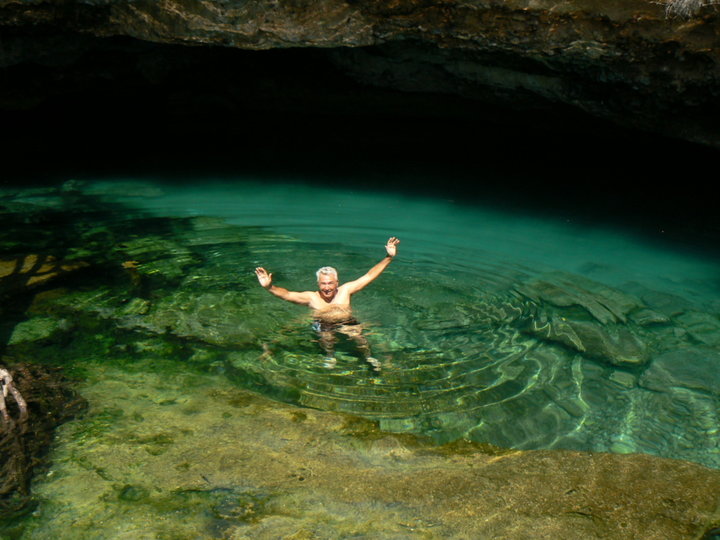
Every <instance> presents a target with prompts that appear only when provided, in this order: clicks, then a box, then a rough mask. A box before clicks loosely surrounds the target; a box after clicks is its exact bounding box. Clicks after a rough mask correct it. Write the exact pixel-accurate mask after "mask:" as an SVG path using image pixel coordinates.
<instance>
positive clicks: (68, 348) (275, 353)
mask: <svg viewBox="0 0 720 540" xmlns="http://www.w3.org/2000/svg"><path fill="white" fill-rule="evenodd" d="M2 201H3V204H4V207H5V214H4V218H3V219H4V231H3V237H2V246H3V253H4V254H5V257H6V258H11V257H18V256H24V255H28V254H30V253H50V254H53V255H54V256H55V257H56V258H57V260H61V261H66V262H76V263H77V262H82V263H83V264H87V265H88V266H87V267H84V269H80V270H78V271H75V272H68V273H67V274H64V275H62V276H59V277H57V278H56V279H54V280H50V281H48V282H47V283H46V284H43V285H42V286H41V287H40V288H39V289H35V291H34V292H33V294H34V296H33V297H32V298H31V299H30V300H29V301H28V302H29V309H28V310H27V312H24V313H23V314H22V315H19V316H17V317H16V318H15V319H13V320H11V321H10V322H6V323H5V324H6V326H8V329H7V332H8V334H9V345H8V354H11V355H12V356H14V357H16V358H20V359H23V358H32V359H33V360H34V361H40V362H47V363H51V364H61V365H64V366H65V367H66V369H67V370H68V372H69V373H71V374H73V375H74V376H76V377H79V379H80V380H83V379H86V380H93V377H95V378H97V377H101V373H102V372H103V370H104V369H106V368H105V367H103V366H110V365H112V366H118V365H119V366H125V369H128V370H133V369H139V370H140V372H142V369H144V368H142V369H141V368H139V367H137V366H147V365H148V362H151V363H157V365H165V366H168V365H171V366H178V367H180V369H187V370H189V371H190V372H192V371H195V372H197V373H202V374H204V375H212V376H213V377H220V378H222V379H223V380H226V381H230V382H231V383H232V384H234V385H237V386H239V387H244V388H248V389H252V390H256V391H259V392H261V393H263V394H265V395H267V396H269V397H271V398H273V399H275V400H280V401H284V402H288V403H292V404H296V405H299V406H303V407H312V408H317V409H322V410H333V411H342V412H348V413H352V414H356V415H360V416H363V417H366V418H369V419H371V420H376V421H378V422H379V425H380V427H381V428H382V429H384V430H388V431H394V432H407V433H414V434H418V435H421V436H427V437H430V438H432V439H433V440H434V441H435V442H436V443H445V442H450V441H454V440H457V439H461V438H465V439H469V440H472V441H476V442H480V443H490V444H493V445H498V446H502V447H510V448H520V449H540V448H548V449H553V448H562V449H577V450H585V451H609V452H618V453H630V452H643V453H650V454H654V455H659V456H664V457H669V458H677V459H686V460H692V461H696V462H698V463H702V464H704V465H707V466H710V467H720V452H719V450H718V443H719V441H720V439H719V438H718V426H720V420H719V419H718V415H717V410H718V399H719V396H718V391H717V388H720V382H719V381H717V372H718V370H717V367H718V365H719V364H718V362H719V361H720V360H719V359H720V319H719V318H718V310H719V309H720V290H719V282H718V280H717V276H718V261H717V260H715V259H714V258H713V257H711V256H710V255H702V253H698V252H697V251H695V252H690V251H688V250H681V249H678V248H675V247H673V245H672V244H669V243H659V242H651V241H650V240H649V239H648V238H646V237H642V236H638V235H634V234H630V233H628V232H627V231H626V230H622V229H619V228H613V227H609V226H603V225H598V224H592V223H589V222H587V221H586V222H582V223H578V222H577V221H576V220H575V219H574V218H572V217H570V216H562V215H555V216H552V217H547V216H540V215H537V214H530V213H523V212H519V211H515V212H509V211H501V210H498V209H496V208H494V207H493V206H492V205H491V204H489V203H485V204H484V203H483V202H482V201H474V202H468V201H457V200H448V199H443V198H431V197H427V196H410V195H406V194H399V193H394V192H380V191H372V190H359V189H355V188H347V187H346V188H343V187H342V186H341V185H338V184H330V183H327V184H318V183H315V184H310V183H301V182H298V181H297V180H295V181H293V182H290V181H289V180H288V181H283V180H277V181H275V182H260V181H257V180H253V179H248V178H238V179H235V181H233V182H228V181H219V180H217V181H215V180H213V179H197V180H192V181H187V182H185V183H184V184H182V185H169V184H167V183H162V182H157V181H153V180H152V179H135V178H133V179H117V178H115V179H112V180H103V181H95V182H92V181H88V182H74V181H73V182H70V183H66V184H65V185H64V187H61V186H57V187H49V188H37V189H34V190H32V189H26V190H22V189H18V190H6V191H5V192H4V193H2ZM661 235H662V231H658V237H659V238H661V237H662V236H661ZM389 236H397V237H399V238H400V239H401V241H402V243H401V244H400V247H399V255H398V257H397V258H396V260H394V261H393V263H392V264H391V266H390V267H389V268H388V269H387V270H386V272H385V273H384V274H383V275H382V276H381V277H379V278H378V279H377V280H376V281H375V282H374V283H373V284H372V285H370V286H369V287H368V288H367V289H365V290H364V291H362V292H361V293H358V294H357V296H356V297H355V298H354V299H353V305H354V309H355V313H356V316H357V318H358V319H359V320H360V321H362V323H363V325H364V326H365V335H366V336H367V338H368V340H369V342H370V344H371V347H372V350H373V354H374V356H375V357H377V358H378V359H379V360H380V362H381V363H382V368H381V369H380V371H376V370H374V369H372V366H370V365H368V364H367V363H366V362H364V361H363V360H362V358H361V355H360V354H359V351H358V350H357V348H356V347H355V345H354V343H353V342H352V341H351V340H342V339H341V340H340V341H339V345H338V350H337V352H338V355H337V359H338V362H337V364H336V365H335V366H334V367H332V368H329V367H328V366H327V365H325V363H324V362H323V359H324V354H323V351H322V349H321V348H320V346H319V344H318V342H317V336H316V335H315V333H314V332H313V330H312V329H311V327H310V324H309V323H310V318H309V314H308V313H307V311H306V309H305V308H303V307H301V306H296V305H293V304H288V303H285V302H282V301H281V300H279V299H277V298H275V297H273V296H271V295H269V294H268V293H267V292H266V291H264V290H263V289H262V288H261V287H260V286H259V285H258V283H257V280H256V278H255V275H254V273H253V270H254V268H255V267H256V266H264V267H265V268H267V269H268V270H269V271H271V272H273V273H274V277H275V282H276V283H277V284H278V285H280V286H283V287H286V288H288V289H291V290H311V289H313V288H314V287H315V283H314V272H315V270H316V269H317V268H319V267H320V266H325V265H332V266H335V267H336V268H337V269H338V271H339V274H340V280H341V281H345V280H349V279H354V278H356V277H359V276H360V275H362V274H363V273H364V272H365V271H366V270H368V269H369V268H370V267H372V265H374V264H375V263H376V262H378V261H379V260H380V259H381V258H382V257H383V256H384V249H383V245H384V243H385V241H386V240H387V238H388V237H389ZM133 366H136V367H133ZM98 374H100V375H98ZM153 376H156V375H153ZM716 383H717V384H716ZM148 417H149V418H150V417H152V415H148ZM91 418H92V415H91ZM82 421H83V420H80V422H82ZM85 421H89V420H85ZM94 421H97V418H95V420H94ZM71 440H72V437H70V438H69V439H68V440H66V441H65V442H64V443H63V444H72V443H71Z"/></svg>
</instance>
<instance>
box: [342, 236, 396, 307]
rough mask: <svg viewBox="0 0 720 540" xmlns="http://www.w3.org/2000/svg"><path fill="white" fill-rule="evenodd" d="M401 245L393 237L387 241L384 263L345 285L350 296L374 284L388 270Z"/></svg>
mask: <svg viewBox="0 0 720 540" xmlns="http://www.w3.org/2000/svg"><path fill="white" fill-rule="evenodd" d="M399 243H400V240H398V239H397V238H395V237H394V236H393V237H391V238H390V239H389V240H388V241H387V244H385V251H386V252H387V256H386V257H385V258H384V259H383V260H382V261H380V262H379V263H377V264H376V265H375V266H373V267H372V268H371V269H370V270H368V271H367V274H365V275H364V276H362V277H359V278H358V279H356V280H355V281H348V282H347V283H345V284H344V285H343V287H345V288H346V289H347V290H348V292H349V293H350V294H354V293H356V292H358V291H360V290H362V289H364V288H365V287H366V286H367V285H369V284H370V283H372V282H373V281H374V280H375V278H377V277H378V276H379V275H380V274H382V273H383V270H385V268H387V266H388V264H390V263H391V262H392V260H393V258H394V257H395V255H396V254H397V245H398V244H399Z"/></svg>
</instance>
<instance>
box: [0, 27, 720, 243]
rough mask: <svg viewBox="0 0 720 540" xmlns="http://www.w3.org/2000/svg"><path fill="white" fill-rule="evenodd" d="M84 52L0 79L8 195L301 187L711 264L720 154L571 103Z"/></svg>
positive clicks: (312, 53) (126, 42) (181, 52)
mask: <svg viewBox="0 0 720 540" xmlns="http://www.w3.org/2000/svg"><path fill="white" fill-rule="evenodd" d="M72 41H73V40H68V42H69V43H70V42H72ZM78 43H79V44H78ZM78 43H75V45H73V47H69V48H68V50H65V51H61V50H55V51H54V52H53V53H52V54H47V55H40V56H38V58H36V59H35V60H34V61H25V62H23V63H19V64H16V65H13V66H8V67H5V68H3V69H2V70H0V81H2V85H0V87H2V88H3V90H2V91H1V93H0V119H1V123H2V125H3V130H2V133H3V136H2V147H3V149H4V152H3V154H4V157H3V161H4V164H3V168H2V173H1V177H2V182H3V184H5V185H18V184H23V185H27V184H47V183H56V182H62V181H65V180H67V179H69V178H80V179H82V178H96V177H118V176H124V177H127V176H138V177H155V178H163V179H165V180H170V181H173V182H183V181H186V180H190V179H192V178H196V177H198V176H200V177H208V176H215V177H229V178H230V177H242V176H254V177H262V178H268V180H272V179H273V178H278V177H282V178H299V179H303V180H304V181H316V182H333V183H335V182H341V183H343V184H348V185H350V184H352V185H354V186H356V187H358V188H382V189H397V190H401V191H404V192H413V193H425V194H430V195H433V196H441V197H446V198H453V199H458V200H463V201H484V202H490V203H491V204H493V205H495V206H498V207H503V208H512V209H520V210H521V211H526V212H540V213H548V212H549V213H555V214H560V215H562V216H568V217H569V218H572V219H576V220H584V221H588V222H602V223H612V224H618V225H622V226H628V227H631V228H633V229H634V230H635V231H639V232H642V233H644V234H648V235H650V236H652V237H657V238H658V239H663V240H664V239H668V240H670V241H673V242H679V243H681V244H683V245H685V246H688V247H691V246H698V247H701V248H702V249H703V250H707V249H710V250H711V251H714V250H715V248H714V246H715V245H716V244H717V242H716V241H717V239H718V238H720V224H719V223H718V220H717V218H716V213H715V209H714V200H713V197H712V193H713V187H712V184H711V182H710V179H709V178H708V174H709V173H708V169H710V170H712V169H711V167H712V166H713V165H714V162H715V159H716V156H717V150H716V149H712V148H707V147H703V146H699V145H695V144H691V143H688V142H684V141H682V140H680V139H671V138H667V137H663V136H658V135H654V134H651V133H644V132H638V131H634V130H631V129H628V128H624V127H620V126H617V125H615V124H612V123H610V122H607V121H604V120H601V119H598V118H594V117H592V116H590V115H589V114H587V113H585V112H583V111H580V110H576V109H573V108H571V107H569V106H567V105H561V104H554V103H542V102H539V103H536V104H535V105H536V106H534V107H532V108H531V107H528V106H527V104H526V103H525V102H524V101H518V103H519V104H520V103H521V105H517V106H516V105H514V104H512V103H505V104H502V103H487V102H481V101H479V100H473V99H468V98H463V97H460V96H454V95H441V94H433V93H419V92H418V93H407V92H406V93H403V92H400V91H396V90H392V89H386V88H378V87H372V86H368V85H363V84H361V83H358V82H356V81H354V80H352V79H351V78H349V77H347V76H346V75H345V74H343V73H342V72H340V71H339V70H338V69H337V68H336V67H335V66H334V65H333V63H332V62H331V60H330V54H329V52H331V51H328V50H323V49H282V50H269V51H244V50H235V49H224V48H211V47H182V46H173V45H158V44H149V43H145V42H139V41H134V40H131V39H128V38H111V39H97V40H92V42H91V44H90V45H88V44H87V42H86V40H85V39H83V40H80V42H78Z"/></svg>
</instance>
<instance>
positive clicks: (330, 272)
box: [315, 266, 338, 281]
mask: <svg viewBox="0 0 720 540" xmlns="http://www.w3.org/2000/svg"><path fill="white" fill-rule="evenodd" d="M315 275H316V276H317V280H318V281H320V276H335V279H337V278H338V273H337V270H335V269H334V268H333V267H332V266H323V267H322V268H320V269H319V270H318V271H317V272H315Z"/></svg>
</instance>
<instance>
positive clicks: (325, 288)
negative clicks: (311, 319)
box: [315, 266, 338, 300]
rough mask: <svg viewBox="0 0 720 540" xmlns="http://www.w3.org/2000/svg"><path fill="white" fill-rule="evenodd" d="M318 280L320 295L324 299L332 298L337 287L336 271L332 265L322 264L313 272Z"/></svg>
mask: <svg viewBox="0 0 720 540" xmlns="http://www.w3.org/2000/svg"><path fill="white" fill-rule="evenodd" d="M315 275H316V276H317V280H318V290H319V291H320V296H322V297H323V298H324V299H325V300H332V299H333V297H334V296H335V293H336V292H337V288H338V273H337V270H335V269H334V268H333V267H332V266H323V267H322V268H320V270H318V271H317V272H315Z"/></svg>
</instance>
